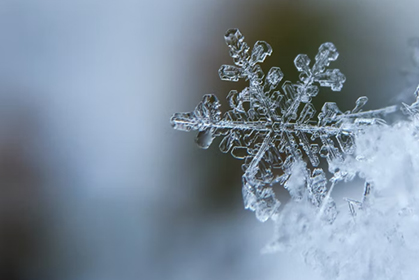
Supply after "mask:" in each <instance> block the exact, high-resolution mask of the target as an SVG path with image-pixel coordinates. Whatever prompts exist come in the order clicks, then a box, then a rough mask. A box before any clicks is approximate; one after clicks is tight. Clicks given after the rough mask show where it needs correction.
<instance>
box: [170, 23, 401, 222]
mask: <svg viewBox="0 0 419 280" xmlns="http://www.w3.org/2000/svg"><path fill="white" fill-rule="evenodd" d="M225 41H226V43H227V45H228V47H229V48H230V56H231V57H232V58H233V61H234V64H235V65H222V66H221V68H220V69H219V71H218V72H219V75H220V78H221V79H222V80H226V81H233V82H236V81H238V80H239V79H245V80H246V81H249V86H248V87H246V88H245V89H244V90H242V91H241V92H238V91H236V90H232V91H230V93H229V94H228V96H227V99H228V101H229V105H230V107H231V110H229V111H227V112H225V113H224V114H222V113H221V111H220V110H219V107H220V102H219V100H218V98H217V97H216V96H215V95H213V94H207V95H204V97H203V99H202V101H201V102H200V103H199V104H198V105H197V106H196V108H195V110H194V111H192V112H188V113H176V114H174V115H173V116H172V118H171V124H172V126H173V127H174V128H175V129H179V130H183V131H191V130H197V131H198V135H197V138H196V142H197V144H198V146H199V147H201V148H205V149H206V148H208V147H209V146H210V145H211V143H212V141H213V139H214V138H216V137H218V136H220V137H222V140H221V142H220V145H219V147H220V150H221V151H222V152H223V153H228V152H230V153H231V155H232V156H233V157H235V158H237V159H242V160H243V161H244V163H243V165H242V168H243V172H244V174H243V176H242V181H243V199H244V204H245V208H247V209H250V210H253V211H255V212H256V217H257V218H258V219H259V220H260V221H266V220H267V219H269V218H273V219H275V218H277V214H278V208H279V206H280V202H279V201H278V200H277V199H276V198H275V193H274V191H273V189H272V186H273V185H274V184H276V183H278V184H280V185H282V186H284V187H285V188H286V189H287V190H288V191H289V193H290V195H291V197H292V198H293V199H294V200H297V201H301V200H308V201H309V202H310V203H311V204H312V205H314V206H315V207H316V208H317V209H318V211H319V214H320V215H321V216H323V217H326V219H327V220H328V221H330V222H332V221H333V220H334V219H335V217H336V214H337V210H336V205H335V203H334V202H333V200H332V198H331V197H330V192H331V190H332V189H333V187H334V185H335V183H336V182H338V181H341V180H344V181H348V180H351V179H352V178H353V177H354V176H355V174H354V173H352V172H350V171H347V170H345V161H346V159H347V158H348V157H351V156H352V155H353V153H354V151H355V141H354V137H355V136H356V135H357V134H358V133H359V132H360V131H362V130H363V128H365V127H367V126H370V125H373V124H377V125H381V124H384V123H385V122H384V120H382V119H381V118H380V115H383V114H386V113H389V112H393V111H395V109H396V108H395V107H394V106H392V107H387V108H384V109H379V110H373V111H362V107H363V106H364V105H365V104H366V102H367V100H368V99H367V97H360V98H358V100H357V101H356V104H355V107H354V109H352V110H351V111H346V112H342V111H341V110H340V109H339V108H338V106H337V105H336V103H334V102H326V103H325V104H324V105H323V107H322V109H321V111H320V112H319V113H318V114H317V120H315V116H316V109H315V108H314V106H313V104H312V103H311V101H312V99H313V98H314V97H316V96H317V94H318V93H319V86H320V87H330V88H331V89H332V90H333V91H340V90H341V88H342V86H343V83H344V82H345V76H344V75H343V74H342V73H341V72H340V71H339V70H338V69H328V68H327V67H328V66H329V64H330V62H332V61H335V60H336V59H337V57H338V55H339V53H338V52H337V50H336V47H335V46H334V45H333V44H332V43H324V44H322V45H321V46H320V48H319V52H318V54H317V55H316V57H315V62H314V64H313V65H312V66H310V59H309V58H308V56H307V55H305V54H299V55H298V56H297V57H296V58H295V60H294V64H295V66H296V68H297V70H298V71H299V72H300V75H299V81H298V82H296V83H292V82H290V81H285V82H283V83H282V84H281V81H282V79H283V77H284V75H283V73H282V71H281V69H280V68H279V67H272V68H271V69H270V70H269V71H268V73H267V74H266V75H265V74H264V72H263V71H262V68H261V66H260V65H259V63H261V62H263V61H264V60H265V58H266V57H267V56H269V55H271V53H272V48H271V46H270V45H269V44H268V43H266V42H264V41H257V42H256V43H255V45H254V47H253V49H252V50H250V48H249V46H248V45H247V44H246V43H245V42H244V37H243V35H242V34H241V33H240V31H239V30H238V29H230V30H228V31H227V32H226V35H225ZM320 158H325V160H326V161H327V164H328V170H329V172H331V174H332V176H331V178H330V179H327V177H326V173H325V171H324V170H323V169H322V168H319V164H320Z"/></svg>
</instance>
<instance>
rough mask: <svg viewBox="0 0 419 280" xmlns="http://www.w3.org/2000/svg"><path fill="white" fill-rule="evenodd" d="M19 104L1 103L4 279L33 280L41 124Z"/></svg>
mask: <svg viewBox="0 0 419 280" xmlns="http://www.w3.org/2000/svg"><path fill="white" fill-rule="evenodd" d="M1 90H3V91H4V90H5V89H4V88H1V89H0V91H1ZM16 95H17V96H19V93H16V92H15V96H16ZM15 101H16V100H14V101H11V100H1V102H2V104H1V105H0V110H1V113H0V116H1V120H0V279H4V280H24V279H30V278H27V274H28V270H29V269H30V267H32V266H34V265H36V264H37V263H38V261H37V258H38V257H39V250H40V247H39V246H40V239H39V237H40V229H41V217H40V208H41V207H42V206H41V203H40V185H41V183H42V178H41V175H40V172H39V168H40V165H38V166H37V163H35V162H34V161H33V160H32V158H31V156H30V152H31V149H33V140H34V139H36V136H35V135H34V132H35V130H36V127H37V121H36V116H35V115H34V112H33V111H31V109H30V108H27V107H26V108H25V106H23V107H20V106H21V105H22V104H19V102H15ZM16 103H18V104H16Z"/></svg>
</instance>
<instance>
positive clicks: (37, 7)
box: [0, 0, 419, 280]
mask: <svg viewBox="0 0 419 280" xmlns="http://www.w3.org/2000/svg"><path fill="white" fill-rule="evenodd" d="M418 8H419V4H418V2H417V1H414V0H410V1H407V0H403V1H389V0H362V1H361V0H352V1H336V0H335V1H331V0H330V1H326V0H323V1H309V0H307V1H305V0H304V1H303V0H288V1H286V0H277V1H265V0H259V1H249V0H233V1H189V0H180V1H169V0H164V1H144V0H119V1H111V0H73V1H63V0H0V39H1V41H0V279H2V280H3V279H4V280H26V279H28V280H29V279H31V280H34V279H51V280H53V279H54V280H55V279H57V280H131V279H132V280H138V279H141V280H148V279H150V280H154V279H174V280H177V279H179V280H189V279H191V280H195V279H203V280H205V279H241V280H251V279H307V277H308V276H310V279H319V277H318V275H317V274H316V272H313V271H311V270H310V269H309V268H306V267H305V266H304V265H303V261H302V260H301V258H300V256H298V255H296V254H293V253H292V252H291V253H288V254H280V253H277V254H261V250H262V248H263V247H264V245H266V244H267V243H268V241H269V240H270V238H271V237H272V235H273V225H272V224H270V223H265V224H261V223H259V222H257V220H256V218H255V217H254V215H253V213H251V212H249V211H245V210H243V206H242V201H241V168H240V165H241V163H240V162H239V161H237V160H235V159H233V158H231V157H230V156H228V155H224V154H222V153H220V152H219V151H218V149H217V147H216V144H215V145H213V146H212V147H210V149H208V150H200V149H198V148H197V147H196V145H195V144H194V135H193V134H192V133H182V132H179V131H175V130H172V129H171V127H170V124H169V118H170V117H171V115H172V114H173V113H175V112H180V111H191V110H193V108H194V107H195V106H196V104H197V103H198V102H199V101H200V100H201V96H202V95H203V94H206V93H215V94H217V96H218V97H219V98H220V100H221V101H223V100H224V98H225V96H226V94H227V93H228V91H229V90H231V89H241V88H243V87H244V86H245V84H244V83H236V84H235V83H228V82H223V81H220V80H219V78H218V73H217V70H218V68H219V66H220V65H221V64H230V63H231V59H230V58H229V56H228V49H227V46H226V45H225V43H224V40H223V35H224V32H225V31H226V30H227V29H229V28H232V27H238V28H240V30H241V31H242V33H243V34H244V35H245V37H246V40H247V42H248V43H249V45H251V46H252V45H253V44H254V42H255V41H257V40H265V41H267V42H269V43H270V44H271V45H272V47H273V49H274V53H273V55H272V56H271V57H269V58H268V59H267V60H266V63H265V64H264V65H263V69H265V70H267V69H269V68H270V67H271V66H274V65H275V66H279V67H281V69H282V70H283V72H284V73H285V78H286V79H290V80H292V81H295V80H296V78H297V74H298V73H297V71H296V70H295V68H294V66H293V58H294V57H295V56H296V55H297V54H299V53H307V54H308V55H309V56H310V57H312V58H313V57H314V56H315V54H316V51H317V48H318V46H319V45H320V44H321V43H323V42H327V41H331V42H333V43H334V44H335V45H336V46H337V48H338V50H339V52H340V54H341V56H340V58H339V60H338V61H337V62H335V63H334V64H333V66H334V67H338V68H340V69H341V71H342V72H343V73H344V74H345V75H346V77H347V82H346V83H345V86H344V88H343V90H342V92H338V93H335V92H330V91H328V90H323V91H321V93H320V94H319V97H318V98H317V102H318V103H316V104H317V105H318V106H320V105H321V104H322V103H323V102H324V101H326V100H328V101H337V102H339V106H340V107H341V108H342V109H343V110H346V109H350V108H353V106H354V102H355V100H356V99H357V97H358V96H362V95H367V96H368V97H369V98H370V102H369V104H368V105H367V108H378V107H381V106H386V105H390V104H393V103H395V102H399V101H400V100H405V101H408V102H411V101H413V95H412V96H410V95H402V96H401V97H400V95H399V93H400V92H402V91H403V89H405V88H406V81H405V80H404V78H403V75H402V74H401V70H402V69H403V68H404V67H407V66H408V65H409V52H408V47H407V40H408V38H410V37H413V36H419V31H418V29H417V26H419V25H418V23H419V18H418V17H417V12H416V11H417V9H418ZM223 108H224V109H225V108H226V107H223ZM318 108H319V107H318ZM344 188H345V187H343V186H341V187H340V190H339V189H338V190H337V192H338V193H339V191H344ZM277 191H278V193H279V196H280V197H281V200H283V201H286V200H287V199H288V198H287V194H286V193H284V192H282V191H281V190H280V189H278V190H277Z"/></svg>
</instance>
